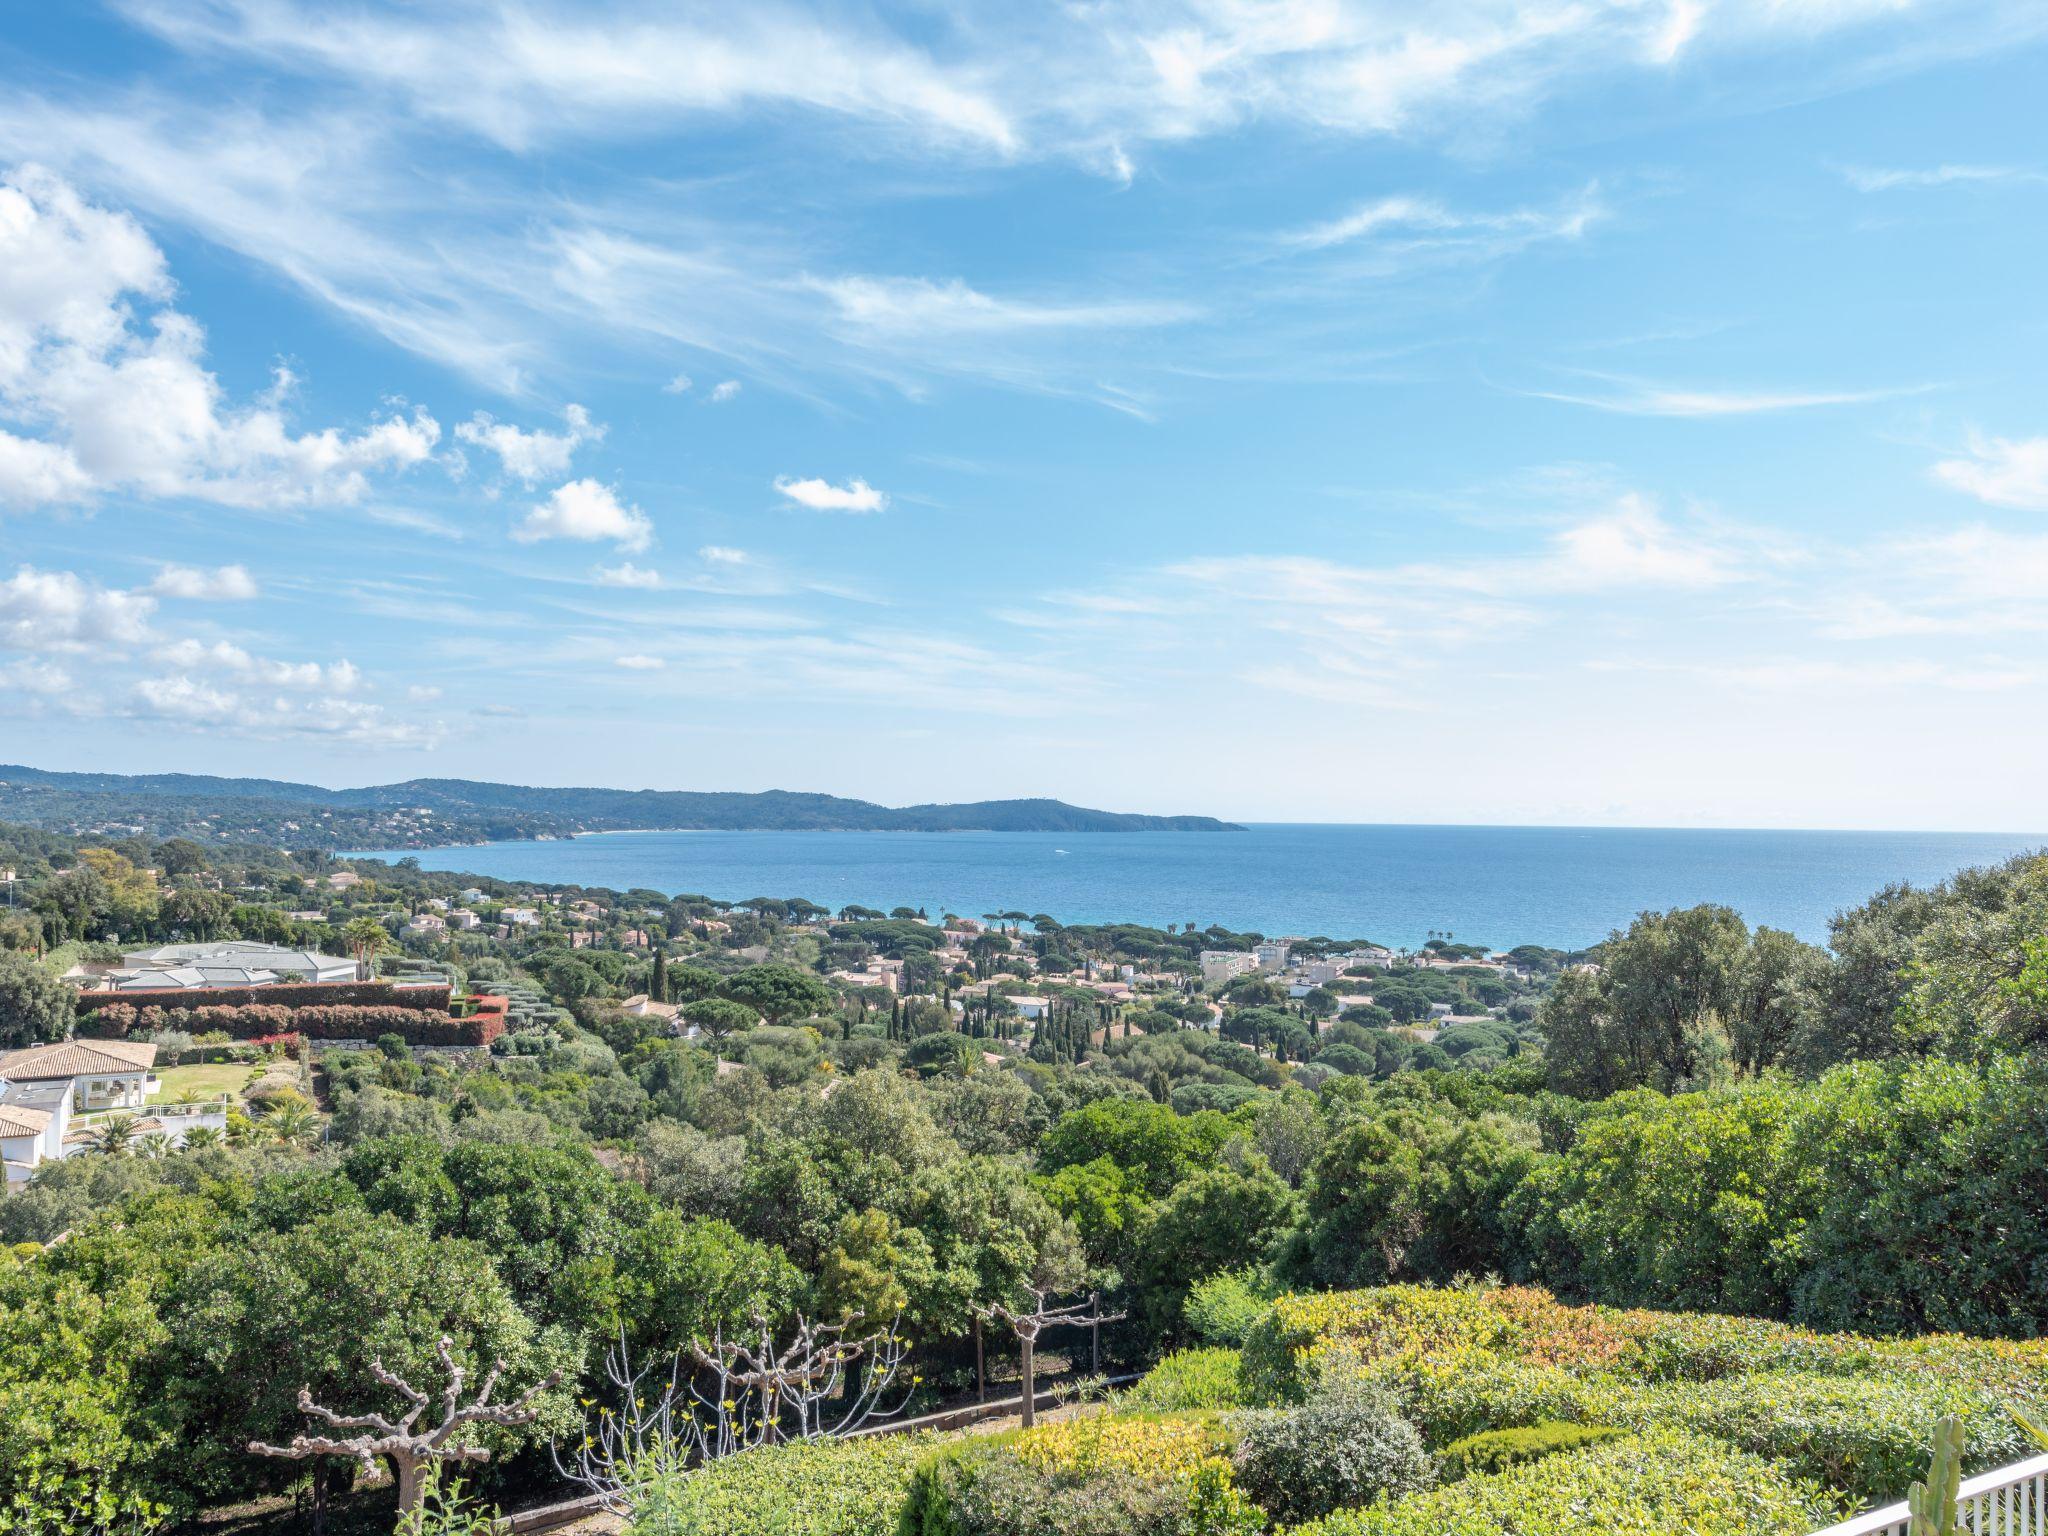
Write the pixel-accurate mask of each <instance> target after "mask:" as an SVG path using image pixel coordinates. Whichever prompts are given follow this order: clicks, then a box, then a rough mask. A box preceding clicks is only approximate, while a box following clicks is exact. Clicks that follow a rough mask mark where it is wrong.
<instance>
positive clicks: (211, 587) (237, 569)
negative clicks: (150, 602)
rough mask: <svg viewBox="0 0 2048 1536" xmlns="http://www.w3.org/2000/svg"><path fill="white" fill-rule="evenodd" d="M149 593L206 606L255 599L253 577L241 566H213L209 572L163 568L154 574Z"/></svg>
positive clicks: (191, 568)
mask: <svg viewBox="0 0 2048 1536" xmlns="http://www.w3.org/2000/svg"><path fill="white" fill-rule="evenodd" d="M149 590H150V591H152V592H158V593H161V594H162V595H163V596H165V597H178V598H187V599H190V600H192V601H195V602H208V603H238V602H247V601H249V600H250V599H251V598H253V597H255V596H257V590H256V578H255V577H253V576H251V575H250V574H249V571H248V567H246V566H241V565H223V566H217V567H216V568H214V569H213V570H210V571H209V570H201V569H200V568H198V567H197V566H191V565H167V566H165V567H164V568H163V569H162V570H160V571H158V572H157V573H156V580H155V581H152V582H151V583H150V584H149Z"/></svg>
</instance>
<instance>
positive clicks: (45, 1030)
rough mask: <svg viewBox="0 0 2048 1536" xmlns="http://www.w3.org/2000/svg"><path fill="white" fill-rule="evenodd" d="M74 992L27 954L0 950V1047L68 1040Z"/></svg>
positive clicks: (73, 1010) (74, 1012) (74, 1002)
mask: <svg viewBox="0 0 2048 1536" xmlns="http://www.w3.org/2000/svg"><path fill="white" fill-rule="evenodd" d="M77 1012H78V1003H77V994H76V993H75V992H73V991H72V990H71V988H70V987H68V986H66V985H65V984H64V982H63V981H61V980H60V979H58V978H57V977H55V976H53V975H51V974H50V973H49V971H47V970H46V969H44V968H43V966H42V965H41V964H40V963H38V962H37V961H35V960H33V959H31V958H30V957H28V956H27V955H21V954H15V953H13V952H12V951H0V1049H6V1050H19V1049H20V1048H22V1047H23V1046H29V1045H42V1044H45V1043H47V1042H49V1041H53V1040H68V1039H69V1038H70V1037H71V1026H72V1022H73V1020H74V1019H75V1018H76V1016H77Z"/></svg>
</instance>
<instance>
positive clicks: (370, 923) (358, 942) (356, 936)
mask: <svg viewBox="0 0 2048 1536" xmlns="http://www.w3.org/2000/svg"><path fill="white" fill-rule="evenodd" d="M341 937H342V942H344V943H345V944H347V945H348V952H349V954H351V955H352V956H354V957H355V962H356V980H358V981H367V980H368V979H369V975H370V962H371V961H373V960H374V959H376V957H377V956H378V955H381V954H383V953H384V951H385V950H387V949H390V948H392V947H393V945H392V942H391V930H390V929H388V928H386V927H385V926H384V925H383V924H382V923H380V922H378V921H377V919H376V918H374V917H358V918H354V919H352V920H351V921H350V922H349V923H348V925H347V926H346V927H344V928H343V929H342V930H341Z"/></svg>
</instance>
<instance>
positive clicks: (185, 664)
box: [152, 639, 363, 694]
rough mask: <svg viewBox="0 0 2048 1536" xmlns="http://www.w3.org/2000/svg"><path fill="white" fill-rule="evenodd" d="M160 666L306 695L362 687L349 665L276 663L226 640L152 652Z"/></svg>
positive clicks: (186, 642)
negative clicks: (206, 673)
mask: <svg viewBox="0 0 2048 1536" xmlns="http://www.w3.org/2000/svg"><path fill="white" fill-rule="evenodd" d="M152 660H153V661H154V662H155V663H156V664H157V665H159V666H165V667H175V668H177V669H178V670H179V671H180V672H195V671H198V672H220V673H224V674H226V675H227V676H230V677H233V678H235V679H237V680H239V681H242V682H249V683H259V684H261V685H262V686H264V687H266V688H286V689H297V690H302V691H306V692H325V693H336V694H350V693H355V692H358V691H359V690H360V689H361V688H362V686H363V675H362V673H361V672H360V671H358V670H357V668H356V667H355V665H354V664H353V663H352V662H348V661H337V662H332V663H330V664H327V665H324V666H323V665H322V664H321V663H319V662H317V661H276V660H273V659H271V658H270V657H267V656H254V655H251V654H250V653H249V652H248V651H245V650H243V649H242V648H241V647H240V646H238V645H233V644H230V643H229V642H228V641H226V640H216V641H213V642H212V643H211V644H209V643H207V642H205V641H201V640H192V639H185V640H174V641H171V642H170V643H169V644H167V645H163V646H159V647H158V648H157V649H156V650H155V651H154V652H153V653H152Z"/></svg>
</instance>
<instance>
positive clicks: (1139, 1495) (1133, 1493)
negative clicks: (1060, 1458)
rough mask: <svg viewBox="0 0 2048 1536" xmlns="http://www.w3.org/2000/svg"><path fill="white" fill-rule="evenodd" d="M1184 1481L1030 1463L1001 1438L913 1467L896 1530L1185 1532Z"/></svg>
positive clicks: (912, 1535) (1070, 1534)
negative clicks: (915, 1471) (915, 1469)
mask: <svg viewBox="0 0 2048 1536" xmlns="http://www.w3.org/2000/svg"><path fill="white" fill-rule="evenodd" d="M1189 1518H1190V1498H1189V1490H1188V1488H1187V1486H1186V1485H1185V1484H1183V1483H1180V1482H1178V1481H1176V1480H1174V1479H1171V1478H1160V1477H1156V1476H1152V1475H1150V1474H1148V1473H1146V1472H1143V1471H1140V1470H1138V1469H1137V1468H1135V1467H1128V1466H1113V1465H1093V1466H1088V1467H1083V1468H1073V1467H1040V1466H1032V1465H1030V1464H1029V1463H1027V1462H1025V1461H1024V1460H1022V1459H1021V1458H1020V1457H1018V1455H1017V1454H1016V1452H1015V1450H1014V1448H1013V1447H1011V1446H1009V1445H1006V1444H1003V1443H1001V1442H993V1441H990V1442H983V1443H980V1444H973V1445H965V1446H960V1447H956V1448H954V1449H952V1450H949V1451H945V1452H941V1453H939V1454H937V1455H935V1456H933V1457H931V1458H930V1459H929V1460H927V1461H926V1462H925V1463H924V1464H923V1465H921V1466H920V1467H919V1468H918V1469H917V1473H916V1476H915V1477H914V1479H913V1480H912V1484H911V1489H910V1494H909V1497H908V1498H907V1499H906V1500H905V1501H904V1504H903V1512H902V1516H901V1519H900V1523H899V1524H898V1526H897V1533H898V1536H1186V1533H1187V1531H1188V1526H1189Z"/></svg>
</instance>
